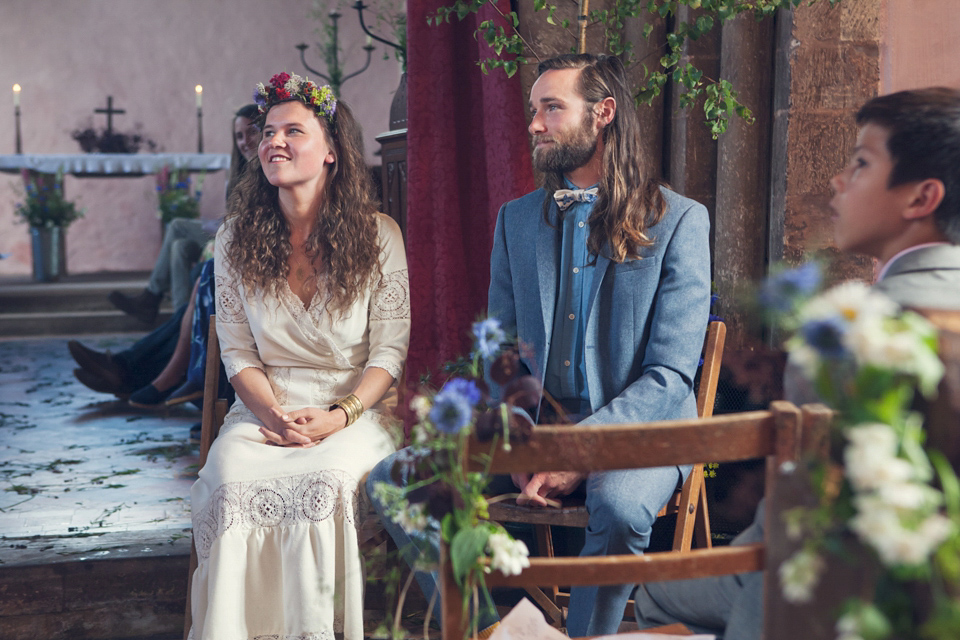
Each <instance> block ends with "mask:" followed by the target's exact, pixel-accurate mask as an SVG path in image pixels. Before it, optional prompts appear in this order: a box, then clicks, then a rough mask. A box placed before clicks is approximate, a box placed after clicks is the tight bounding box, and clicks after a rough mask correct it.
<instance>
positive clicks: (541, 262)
mask: <svg viewBox="0 0 960 640" xmlns="http://www.w3.org/2000/svg"><path fill="white" fill-rule="evenodd" d="M555 212H556V205H552V206H551V209H550V215H551V216H554V214H555ZM538 213H539V212H538ZM537 219H538V220H539V231H538V233H537V256H536V264H535V265H534V266H535V268H536V271H537V278H538V279H539V282H538V284H539V285H540V286H539V289H540V309H541V311H542V312H543V332H544V338H545V344H544V354H543V362H544V367H545V366H546V358H547V353H548V352H549V350H550V342H551V339H552V337H553V335H552V334H553V312H554V308H555V307H556V304H557V264H558V263H559V262H560V256H559V253H558V251H559V237H560V236H559V233H558V231H557V229H555V228H554V227H551V226H550V225H548V224H547V222H546V221H545V220H544V219H543V216H542V215H538V217H537Z"/></svg>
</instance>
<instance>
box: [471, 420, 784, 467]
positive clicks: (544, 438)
mask: <svg viewBox="0 0 960 640" xmlns="http://www.w3.org/2000/svg"><path fill="white" fill-rule="evenodd" d="M797 419H798V420H799V417H798V418H797ZM774 426H775V425H774V422H773V418H772V415H771V414H770V412H768V411H751V412H748V413H740V414H732V415H723V416H715V417H713V418H704V419H702V420H701V421H700V422H695V421H691V420H674V421H665V422H648V423H646V424H633V425H608V426H594V427H590V428H589V429H574V428H572V427H571V426H570V425H567V426H544V427H537V428H536V429H534V431H533V435H532V436H531V437H530V440H528V441H527V442H525V443H516V444H513V445H512V446H511V451H510V452H506V451H504V450H503V448H502V447H499V446H497V447H494V446H492V444H491V443H489V442H487V443H483V442H479V441H477V440H476V438H472V439H471V440H470V443H469V453H470V462H468V463H467V467H468V469H469V470H470V471H482V470H483V469H484V468H485V466H486V459H485V457H481V456H485V455H490V464H491V465H492V467H491V471H493V470H494V469H495V473H521V472H522V473H536V472H540V471H558V470H565V471H583V472H590V471H608V470H612V469H624V468H634V467H661V466H669V465H675V464H690V461H691V460H710V461H711V462H731V461H735V460H745V459H749V458H764V457H766V456H768V455H771V454H772V453H774V451H773V443H774V440H775V436H774ZM667 439H669V440H670V441H671V442H672V443H673V445H675V446H665V445H664V444H663V443H664V442H665V441H666V440H667ZM601 441H602V442H603V446H602V447H601V446H599V443H600V442H601ZM796 444H797V443H794V445H792V446H796ZM623 449H633V450H635V451H634V452H633V454H632V455H631V456H630V458H629V460H628V459H627V458H626V457H624V456H622V455H620V452H621V451H622V450H623ZM789 449H790V447H788V450H789ZM784 453H786V452H784Z"/></svg>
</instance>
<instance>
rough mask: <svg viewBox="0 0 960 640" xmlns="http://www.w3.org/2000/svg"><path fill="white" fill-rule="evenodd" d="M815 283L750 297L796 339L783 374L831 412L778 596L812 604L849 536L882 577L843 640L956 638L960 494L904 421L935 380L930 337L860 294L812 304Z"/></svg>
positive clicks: (845, 611) (883, 302)
mask: <svg viewBox="0 0 960 640" xmlns="http://www.w3.org/2000/svg"><path fill="white" fill-rule="evenodd" d="M819 280H820V277H819V269H818V267H817V265H816V264H815V263H809V264H807V265H804V266H802V267H800V268H798V269H792V270H787V271H783V272H781V273H779V274H776V275H774V276H772V277H771V278H769V279H768V280H767V281H766V282H765V283H764V285H763V287H762V288H761V291H760V296H759V299H760V303H761V304H762V305H763V307H764V308H765V310H766V311H767V312H768V313H770V314H771V315H772V316H774V318H775V320H776V321H777V322H778V324H779V325H780V326H781V327H782V328H784V329H786V330H788V331H792V332H793V337H791V338H790V339H789V340H788V341H787V351H788V363H789V365H788V368H792V369H793V370H794V371H799V372H800V374H801V378H802V380H804V381H805V382H806V383H807V384H808V385H810V386H811V387H812V389H813V390H814V391H815V393H816V395H817V396H818V397H819V398H820V399H821V400H822V401H823V402H824V403H826V404H827V405H829V406H830V407H831V408H833V409H834V410H836V411H837V418H836V420H835V421H834V424H835V425H836V428H835V430H834V432H833V433H832V434H831V439H832V451H833V453H834V455H833V456H832V461H831V460H828V461H824V460H820V461H814V462H812V463H811V464H812V469H811V478H813V480H814V484H815V487H814V488H815V490H816V491H817V493H818V497H819V504H818V506H816V507H815V508H805V507H801V508H796V509H792V510H790V511H789V512H787V513H786V514H785V517H786V520H787V522H786V524H787V532H788V535H790V536H791V537H792V538H794V539H795V540H803V545H802V547H801V549H800V550H799V551H798V552H797V553H796V554H795V555H794V556H793V557H792V558H790V559H789V560H788V561H787V562H786V563H784V564H783V565H782V566H781V569H780V580H781V586H782V589H783V593H784V596H785V597H786V598H787V600H790V601H793V602H805V601H809V600H811V599H812V597H813V593H814V590H815V588H816V586H817V584H818V582H819V580H820V577H821V575H822V573H823V571H824V569H825V567H826V566H827V560H826V557H827V556H828V555H829V554H834V553H839V552H840V550H842V549H843V546H844V545H843V543H842V538H843V537H844V536H845V535H850V534H851V533H852V534H853V535H855V536H856V537H857V538H858V539H859V540H860V541H861V542H863V543H864V544H865V545H866V546H867V547H868V548H869V549H871V550H872V551H873V552H874V553H875V554H876V556H877V558H878V560H879V563H880V566H881V568H882V570H881V575H880V577H879V579H878V581H877V586H876V590H875V595H874V599H873V601H872V602H866V601H863V600H861V599H859V598H852V599H850V600H849V601H848V602H846V603H845V604H844V605H843V606H842V608H841V611H840V617H839V620H838V622H837V628H836V630H837V634H838V635H837V637H838V638H839V639H840V640H881V639H883V638H891V637H896V638H898V639H907V638H917V639H920V638H924V639H935V640H947V639H948V638H950V639H956V638H960V604H958V600H957V596H958V595H960V483H958V481H957V477H956V475H955V474H954V472H953V469H952V468H951V467H950V465H949V463H948V462H947V461H946V459H945V458H944V457H943V455H942V454H940V453H939V452H938V451H933V450H930V451H928V450H925V449H924V446H923V443H924V432H923V428H922V417H921V416H920V415H918V414H916V413H915V412H912V411H911V410H910V407H911V405H912V402H913V399H914V396H915V394H916V392H919V393H921V394H923V395H924V396H927V397H930V396H933V395H934V394H935V393H936V390H937V385H938V383H939V381H940V378H941V377H942V376H943V365H942V363H941V361H940V359H939V358H938V356H937V334H936V330H935V329H934V327H933V326H932V325H931V324H930V323H929V322H927V321H926V319H924V318H923V317H921V316H920V315H918V314H915V313H912V312H909V311H904V310H902V309H901V308H900V307H899V306H898V305H897V304H896V303H894V302H893V301H891V300H890V299H889V298H887V297H886V296H885V295H883V294H881V293H878V292H876V291H873V290H871V289H870V288H869V287H867V286H866V285H864V284H862V283H859V282H853V283H846V284H841V285H839V286H837V287H834V288H832V289H830V290H828V291H826V292H824V293H821V294H819V295H816V292H817V289H818V287H819ZM934 480H936V486H935V485H934V484H933V483H934ZM917 581H920V582H928V583H929V584H930V590H931V593H932V600H933V605H932V607H930V608H928V609H925V610H923V611H919V610H914V608H916V607H918V606H919V605H917V604H916V603H914V602H912V601H911V597H910V595H909V593H910V592H909V590H910V588H911V586H910V585H911V584H916V582H917Z"/></svg>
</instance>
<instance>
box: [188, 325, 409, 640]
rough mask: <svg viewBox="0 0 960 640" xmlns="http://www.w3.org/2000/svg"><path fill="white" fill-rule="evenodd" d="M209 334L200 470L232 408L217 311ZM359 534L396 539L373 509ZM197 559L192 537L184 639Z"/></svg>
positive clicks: (370, 539)
mask: <svg viewBox="0 0 960 640" xmlns="http://www.w3.org/2000/svg"><path fill="white" fill-rule="evenodd" d="M207 336H208V338H207V360H206V363H205V366H206V371H205V372H204V379H203V410H202V413H201V425H200V461H199V463H198V465H197V469H198V470H199V469H203V465H205V464H206V463H207V454H209V452H210V446H211V445H212V444H213V441H214V439H215V438H216V437H217V435H219V433H220V427H221V426H223V420H224V418H225V417H226V415H227V409H228V408H229V407H228V406H227V400H226V398H222V397H220V341H219V339H218V338H217V317H216V316H215V315H211V316H210V329H209V331H208V333H207ZM358 535H359V540H360V551H361V552H367V551H369V550H371V549H374V548H376V547H378V546H380V545H381V544H383V543H387V545H388V546H387V549H388V552H389V550H390V544H391V542H392V540H391V539H390V536H389V535H387V533H386V530H384V528H383V526H382V525H381V524H380V521H379V519H378V517H377V515H376V512H374V511H372V510H371V511H370V513H369V514H368V515H367V517H366V518H365V519H364V521H363V522H362V523H361V524H360V528H359V531H358ZM197 563H198V559H197V547H196V544H195V541H193V540H192V539H191V543H190V571H189V573H188V574H187V606H186V613H185V616H184V623H183V640H187V636H188V634H189V633H190V627H191V626H192V625H193V613H192V611H191V608H190V601H191V595H192V589H193V573H194V571H196V570H197ZM385 607H386V609H387V613H389V611H390V603H389V602H387V603H385Z"/></svg>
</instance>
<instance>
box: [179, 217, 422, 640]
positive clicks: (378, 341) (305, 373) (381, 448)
mask: <svg viewBox="0 0 960 640" xmlns="http://www.w3.org/2000/svg"><path fill="white" fill-rule="evenodd" d="M378 232H379V240H380V247H381V254H380V264H381V270H382V278H380V279H379V280H378V281H377V282H375V283H374V285H373V286H372V287H370V289H369V290H368V291H365V292H364V294H363V295H362V296H360V299H359V300H357V301H356V303H355V304H354V305H353V307H352V308H350V310H349V311H348V313H346V314H345V315H344V316H343V317H336V318H333V319H332V318H331V316H330V315H329V314H327V313H325V312H324V305H323V302H322V298H321V294H320V293H318V294H317V296H316V297H315V298H314V300H313V301H312V302H311V304H310V306H309V308H307V309H305V308H304V305H303V304H302V302H301V301H300V299H299V298H298V297H297V296H296V295H294V293H293V292H292V291H291V290H290V289H289V287H287V286H286V283H284V289H283V292H282V293H281V294H280V296H279V299H277V298H275V297H264V296H263V295H260V294H259V293H257V294H255V295H253V296H249V297H248V296H247V295H246V294H245V291H244V287H243V285H242V284H241V283H240V282H238V281H237V280H236V279H234V278H233V277H232V275H231V273H230V271H229V270H228V269H227V268H225V267H226V263H225V260H226V257H225V256H224V251H223V249H224V246H225V240H226V237H227V236H226V234H228V233H229V230H221V232H220V233H219V234H218V235H217V242H216V253H215V260H216V263H215V264H216V279H217V332H218V334H219V336H220V345H221V349H222V353H223V362H224V365H225V366H226V370H227V375H228V376H229V377H233V376H234V375H236V374H237V373H238V372H239V371H241V370H242V369H244V368H246V367H256V368H258V369H261V370H263V371H264V372H265V373H266V375H267V377H268V379H269V380H270V384H271V386H272V387H273V391H274V393H275V394H276V397H277V400H278V401H279V403H280V404H281V405H282V406H283V408H284V409H285V410H287V411H292V410H294V409H298V408H302V407H306V406H314V407H322V408H326V407H328V406H329V405H330V404H331V403H332V402H333V401H335V400H336V399H338V398H340V397H342V396H344V395H346V394H348V393H350V392H351V391H352V390H353V388H354V386H355V384H356V382H357V380H358V379H359V377H360V375H361V374H362V373H363V371H364V369H365V368H366V367H380V368H382V369H385V370H386V371H388V372H389V373H390V374H391V375H393V376H394V378H399V376H400V373H401V370H402V367H403V362H404V359H405V357H406V353H407V343H408V341H409V334H410V305H409V291H408V284H407V264H406V257H405V255H404V249H403V240H402V237H401V234H400V229H399V227H397V225H396V223H394V222H393V220H391V219H390V218H388V217H387V216H383V215H380V216H379V219H378ZM322 289H323V287H321V290H322ZM395 404H396V388H395V386H394V388H392V389H391V390H390V391H389V392H388V393H387V394H386V396H385V397H384V398H383V400H382V401H381V402H380V403H378V404H377V405H376V406H373V407H370V408H368V409H367V410H366V411H365V412H364V414H363V416H362V417H361V418H360V419H359V420H357V422H355V423H354V424H352V425H350V426H349V427H348V428H346V429H343V430H342V431H339V432H337V433H335V434H334V435H332V436H330V437H329V438H327V439H325V440H323V441H322V442H321V443H320V444H319V445H317V446H315V447H312V448H308V449H288V448H283V447H274V446H269V445H266V444H264V443H265V438H264V437H263V436H262V435H261V434H260V433H259V431H258V428H259V427H260V426H261V424H262V423H261V422H260V421H259V420H258V419H257V418H256V417H255V416H254V415H253V413H252V412H251V411H250V410H249V409H247V408H246V407H245V406H244V405H243V403H242V402H241V401H240V400H239V399H238V400H237V402H236V404H234V406H233V407H232V408H231V410H230V412H229V413H228V414H227V417H226V420H225V422H224V425H223V428H222V429H221V431H220V435H219V437H217V439H216V440H215V441H214V443H213V447H212V448H211V449H210V455H209V458H208V459H207V463H206V465H205V466H204V467H203V469H202V470H201V471H200V475H199V479H198V480H197V482H196V483H195V484H194V486H193V489H192V492H191V498H192V501H193V503H192V508H193V531H194V539H195V541H196V547H197V555H198V556H199V566H198V567H197V571H196V573H194V575H193V585H192V593H193V596H192V598H193V601H192V607H193V609H192V610H193V629H192V631H191V636H192V637H193V638H195V640H201V639H202V640H254V639H257V640H326V639H328V638H329V639H330V640H333V638H334V633H336V634H337V637H341V634H342V637H344V638H346V639H347V640H350V639H356V640H360V639H361V638H362V637H363V568H362V560H361V558H360V555H359V548H358V542H357V529H356V527H357V526H358V525H359V524H360V518H361V517H362V515H363V513H365V507H364V508H363V509H361V507H362V505H363V503H364V500H365V496H364V495H363V489H362V487H363V485H362V481H363V480H364V478H365V476H366V475H367V473H368V472H369V471H370V470H371V469H372V468H373V466H374V465H375V464H376V463H377V462H378V461H380V460H381V459H382V458H384V457H386V456H387V455H388V454H390V453H392V452H393V451H394V450H395V448H396V446H395V440H394V438H395V435H396V431H395V430H394V421H393V420H392V418H391V417H390V413H391V409H392V408H393V406H395Z"/></svg>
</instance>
